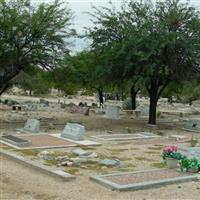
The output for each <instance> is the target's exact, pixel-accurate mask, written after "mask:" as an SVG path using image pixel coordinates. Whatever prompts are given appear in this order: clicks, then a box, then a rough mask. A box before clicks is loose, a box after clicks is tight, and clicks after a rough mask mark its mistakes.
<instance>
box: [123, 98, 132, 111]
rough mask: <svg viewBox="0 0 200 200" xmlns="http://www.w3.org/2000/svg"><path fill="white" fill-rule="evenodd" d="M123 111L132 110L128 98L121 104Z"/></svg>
mask: <svg viewBox="0 0 200 200" xmlns="http://www.w3.org/2000/svg"><path fill="white" fill-rule="evenodd" d="M123 109H124V110H132V104H131V99H130V98H128V99H126V100H125V101H124V102H123Z"/></svg>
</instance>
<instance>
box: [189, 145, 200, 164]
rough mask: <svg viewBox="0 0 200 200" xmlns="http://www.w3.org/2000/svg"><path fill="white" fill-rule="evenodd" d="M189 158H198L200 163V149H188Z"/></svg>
mask: <svg viewBox="0 0 200 200" xmlns="http://www.w3.org/2000/svg"><path fill="white" fill-rule="evenodd" d="M188 156H189V157H190V158H196V159H197V160H198V161H199V162H200V147H191V148H189V149H188Z"/></svg>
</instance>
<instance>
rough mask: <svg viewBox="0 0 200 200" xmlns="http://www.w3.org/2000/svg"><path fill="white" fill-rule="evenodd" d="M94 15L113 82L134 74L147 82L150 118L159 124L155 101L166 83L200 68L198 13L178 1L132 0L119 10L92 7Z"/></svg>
mask: <svg viewBox="0 0 200 200" xmlns="http://www.w3.org/2000/svg"><path fill="white" fill-rule="evenodd" d="M111 7H112V6H111ZM92 16H93V22H94V26H93V27H92V28H91V29H89V32H88V35H89V37H90V39H91V40H92V45H91V47H92V49H94V50H95V51H97V52H101V53H102V52H103V55H104V56H103V59H104V62H105V63H108V65H107V66H108V75H110V76H111V77H110V79H111V80H112V81H113V82H114V83H115V82H119V83H120V82H122V81H123V80H127V79H129V80H130V79H132V80H134V83H137V81H139V82H140V83H141V85H143V87H144V86H145V87H146V91H147V92H148V94H149V96H150V115H149V116H150V118H149V123H150V124H155V123H156V106H157V101H158V99H159V97H160V96H161V95H162V93H163V91H164V90H165V88H166V87H167V85H168V84H169V83H171V82H175V83H176V82H177V81H180V80H185V79H189V78H190V77H191V76H194V73H193V72H194V71H195V70H198V68H199V58H200V57H199V55H200V53H199V50H200V48H199V47H200V38H199V35H200V19H199V12H198V11H196V10H195V8H192V7H189V5H188V4H182V3H180V1H179V0H165V1H157V2H156V3H155V4H154V3H152V2H150V1H145V2H143V1H140V2H138V1H134V0H132V1H130V2H128V3H124V4H123V5H122V7H121V9H120V10H117V9H114V8H104V7H103V8H101V9H98V8H94V13H93V15H92ZM109 72H110V73H109ZM140 87H141V86H140Z"/></svg>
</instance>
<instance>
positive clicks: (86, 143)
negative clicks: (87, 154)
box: [49, 133, 101, 146]
mask: <svg viewBox="0 0 200 200" xmlns="http://www.w3.org/2000/svg"><path fill="white" fill-rule="evenodd" d="M49 135H51V136H53V137H56V138H59V139H62V140H66V141H69V142H73V143H75V144H77V145H83V146H100V145H101V143H99V142H95V141H92V140H80V141H78V140H72V139H68V138H64V137H61V134H60V133H54V134H49Z"/></svg>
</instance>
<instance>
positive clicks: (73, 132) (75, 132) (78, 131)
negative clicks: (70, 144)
mask: <svg viewBox="0 0 200 200" xmlns="http://www.w3.org/2000/svg"><path fill="white" fill-rule="evenodd" d="M61 137H63V138H67V139H72V140H77V141H81V140H84V137H85V127H84V126H82V125H80V124H77V123H67V124H66V126H65V128H64V130H63V132H62V133H61Z"/></svg>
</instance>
